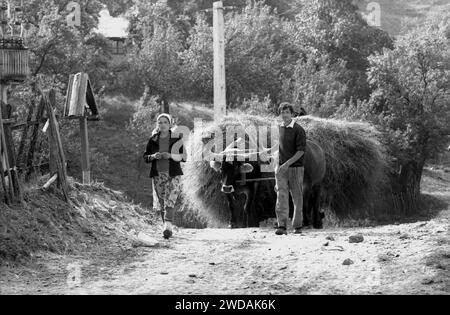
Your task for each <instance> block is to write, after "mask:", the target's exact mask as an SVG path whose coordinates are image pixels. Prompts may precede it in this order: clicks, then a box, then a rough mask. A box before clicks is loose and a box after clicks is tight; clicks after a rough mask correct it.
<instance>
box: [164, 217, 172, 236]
mask: <svg viewBox="0 0 450 315" xmlns="http://www.w3.org/2000/svg"><path fill="white" fill-rule="evenodd" d="M172 228H173V225H172V222H170V221H166V222H165V223H164V232H163V236H164V238H165V239H169V238H170V237H172V235H173V233H172Z"/></svg>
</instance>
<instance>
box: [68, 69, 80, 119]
mask: <svg viewBox="0 0 450 315" xmlns="http://www.w3.org/2000/svg"><path fill="white" fill-rule="evenodd" d="M80 78H81V73H77V74H76V75H75V77H74V79H73V88H72V94H71V95H70V102H69V113H68V116H77V106H78V98H79V89H78V86H79V84H80Z"/></svg>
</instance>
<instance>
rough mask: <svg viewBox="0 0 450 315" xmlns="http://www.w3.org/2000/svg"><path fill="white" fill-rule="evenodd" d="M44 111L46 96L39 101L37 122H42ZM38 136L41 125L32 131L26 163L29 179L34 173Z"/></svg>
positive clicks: (37, 125)
mask: <svg viewBox="0 0 450 315" xmlns="http://www.w3.org/2000/svg"><path fill="white" fill-rule="evenodd" d="M44 110H45V100H44V96H41V98H40V100H39V107H38V110H37V113H36V121H40V120H41V118H42V116H43V115H44ZM38 135H39V124H36V125H34V126H33V130H32V135H31V140H30V147H29V149H28V155H27V161H26V165H27V169H28V171H27V177H29V176H30V175H31V173H32V172H33V167H32V166H33V164H34V163H33V161H34V152H35V150H36V144H37V141H38Z"/></svg>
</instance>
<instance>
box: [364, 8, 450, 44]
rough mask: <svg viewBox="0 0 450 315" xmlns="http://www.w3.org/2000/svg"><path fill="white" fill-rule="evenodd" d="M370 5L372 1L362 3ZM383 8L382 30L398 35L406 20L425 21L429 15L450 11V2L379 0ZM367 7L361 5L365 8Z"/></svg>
mask: <svg viewBox="0 0 450 315" xmlns="http://www.w3.org/2000/svg"><path fill="white" fill-rule="evenodd" d="M360 2H362V3H369V2H372V1H360ZM376 2H378V3H379V4H380V6H381V28H382V29H383V30H385V31H387V32H388V33H389V34H391V35H394V36H395V35H398V34H399V32H400V30H401V21H402V19H404V18H418V19H419V20H420V19H424V18H425V17H426V16H427V14H430V13H431V14H432V13H434V12H440V11H444V10H450V0H378V1H376ZM364 6H365V5H361V7H364Z"/></svg>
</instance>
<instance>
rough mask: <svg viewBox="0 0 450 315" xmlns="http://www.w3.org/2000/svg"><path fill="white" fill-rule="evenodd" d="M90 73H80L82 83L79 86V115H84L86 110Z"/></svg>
mask: <svg viewBox="0 0 450 315" xmlns="http://www.w3.org/2000/svg"><path fill="white" fill-rule="evenodd" d="M88 80H89V78H88V75H87V73H81V74H80V84H79V87H78V103H77V116H78V117H81V116H84V111H85V108H86V92H87V84H88Z"/></svg>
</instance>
